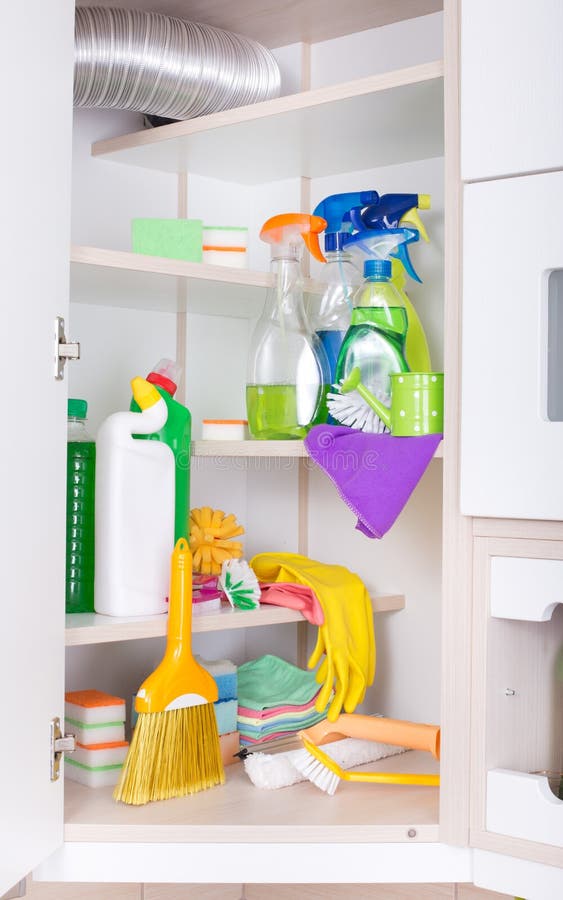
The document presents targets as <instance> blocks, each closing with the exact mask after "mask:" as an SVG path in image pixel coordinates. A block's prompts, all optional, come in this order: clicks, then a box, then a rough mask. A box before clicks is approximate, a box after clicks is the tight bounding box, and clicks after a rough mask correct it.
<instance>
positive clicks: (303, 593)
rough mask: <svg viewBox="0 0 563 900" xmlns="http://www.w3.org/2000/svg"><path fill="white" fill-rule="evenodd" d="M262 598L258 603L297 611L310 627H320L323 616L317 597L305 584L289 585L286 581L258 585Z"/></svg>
mask: <svg viewBox="0 0 563 900" xmlns="http://www.w3.org/2000/svg"><path fill="white" fill-rule="evenodd" d="M260 587H261V589H262V596H261V597H260V603H271V604H273V605H274V606H285V607H287V608H288V609H296V610H298V611H299V612H300V613H301V614H302V615H303V617H304V618H305V619H307V621H308V622H310V623H311V625H322V624H323V623H324V614H323V609H322V606H321V604H320V603H319V601H318V599H317V595H316V594H315V592H314V591H313V590H312V588H310V587H307V585H305V584H290V583H289V582H287V581H276V582H274V583H273V584H263V583H262V582H261V583H260Z"/></svg>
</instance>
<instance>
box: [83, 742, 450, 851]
mask: <svg viewBox="0 0 563 900" xmlns="http://www.w3.org/2000/svg"><path fill="white" fill-rule="evenodd" d="M429 767H430V768H431V769H432V771H438V763H437V762H436V761H435V760H432V759H431V757H430V755H429V754H428V753H424V752H422V751H417V750H412V751H408V752H407V753H401V754H399V755H398V756H391V757H389V758H387V759H382V760H379V761H378V762H377V763H369V764H368V767H367V768H371V770H372V771H373V770H376V769H377V770H380V771H383V772H403V771H409V772H426V771H428V770H429ZM226 774H227V783H226V784H225V785H224V786H222V787H219V788H217V789H213V790H209V791H203V792H201V793H199V794H194V795H192V796H191V797H186V798H183V799H180V800H169V801H167V802H166V803H150V804H148V805H147V806H144V807H135V808H130V807H126V806H124V805H122V804H117V803H115V802H114V800H113V799H112V795H111V788H107V789H106V788H100V789H98V790H90V789H89V788H86V787H84V786H83V785H80V784H78V783H76V782H69V781H67V782H66V784H65V841H124V842H147V843H155V842H156V843H160V842H163V841H164V842H170V843H174V842H178V843H182V842H183V843H206V842H216V843H236V842H241V843H243V842H244V843H248V842H256V843H270V842H272V841H279V842H289V843H293V842H297V843H299V842H306V841H309V842H315V843H316V842H325V841H326V842H330V843H334V842H355V841H361V842H362V843H365V842H369V841H374V842H380V841H389V842H393V843H399V842H411V843H412V842H432V841H437V840H438V799H439V788H437V787H420V786H416V787H413V786H408V787H407V786H404V785H369V786H366V785H365V784H342V785H341V786H340V787H339V789H338V791H337V792H336V794H335V795H334V797H330V798H329V797H327V796H326V795H325V794H324V793H323V792H322V791H320V790H319V789H318V788H316V787H314V785H312V784H310V783H308V782H302V783H300V784H296V785H293V786H292V787H287V788H283V789H282V790H278V791H267V792H265V791H261V790H259V789H258V788H255V787H254V786H253V785H252V784H251V783H250V781H249V779H248V777H247V775H246V774H245V772H244V770H243V767H242V765H241V764H236V765H233V766H229V767H228V768H227V770H226ZM413 832H414V834H413Z"/></svg>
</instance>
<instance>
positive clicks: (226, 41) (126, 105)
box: [74, 6, 280, 119]
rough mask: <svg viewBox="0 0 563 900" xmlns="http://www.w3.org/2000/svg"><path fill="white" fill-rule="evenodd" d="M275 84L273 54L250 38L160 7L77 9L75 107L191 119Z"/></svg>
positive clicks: (258, 95)
mask: <svg viewBox="0 0 563 900" xmlns="http://www.w3.org/2000/svg"><path fill="white" fill-rule="evenodd" d="M279 90H280V73H279V69H278V65H277V63H276V61H275V59H274V57H273V55H272V54H271V53H270V51H269V50H267V49H266V47H262V45H261V44H258V43H257V42H256V41H253V40H250V39H249V38H246V37H242V36H241V35H238V34H233V33H231V32H229V31H223V30H222V29H221V28H214V27H212V26H211V25H197V24H195V23H193V22H187V21H185V20H184V19H178V18H175V17H173V16H164V15H161V14H160V13H147V12H141V11H139V10H130V9H112V8H105V7H95V6H94V7H85V6H80V7H78V8H77V10H76V20H75V63H74V105H75V106H81V107H99V108H104V109H129V110H134V111H136V112H142V113H148V114H152V115H157V116H163V117H166V118H171V119H191V118H193V117H194V116H203V115H206V114H207V113H212V112H217V111H218V110H221V109H231V108H232V107H235V106H244V105H245V104H247V103H257V102H258V101H260V100H267V99H269V98H270V97H277V96H278V94H279Z"/></svg>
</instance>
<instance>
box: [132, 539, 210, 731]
mask: <svg viewBox="0 0 563 900" xmlns="http://www.w3.org/2000/svg"><path fill="white" fill-rule="evenodd" d="M218 696H219V692H218V689H217V683H216V682H215V679H214V678H213V676H212V675H210V674H209V672H207V671H206V670H205V669H204V668H202V666H200V665H199V663H197V662H196V661H195V659H194V658H193V654H192V554H191V552H190V548H189V545H188V542H187V541H186V540H185V539H184V538H180V540H179V541H177V543H176V546H175V547H174V552H173V553H172V563H171V567H170V603H169V610H168V632H167V639H166V652H165V654H164V658H163V659H162V662H161V663H160V664H159V665H158V666H157V668H156V669H155V670H154V672H152V674H151V675H149V677H148V678H147V679H145V681H144V682H143V684H142V686H141V688H140V690H139V691H138V693H137V699H136V701H135V709H136V710H137V712H138V713H154V712H164V711H165V710H170V709H183V708H184V707H186V706H198V705H200V704H203V703H215V701H216V700H217V699H218Z"/></svg>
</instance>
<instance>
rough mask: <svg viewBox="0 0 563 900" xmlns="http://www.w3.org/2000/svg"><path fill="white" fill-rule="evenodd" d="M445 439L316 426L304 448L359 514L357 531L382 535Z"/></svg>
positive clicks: (434, 435)
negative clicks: (398, 435) (396, 435)
mask: <svg viewBox="0 0 563 900" xmlns="http://www.w3.org/2000/svg"><path fill="white" fill-rule="evenodd" d="M441 440H442V435H441V434H425V435H421V436H420V437H393V435H391V434H368V433H367V432H365V431H356V430H355V429H353V428H348V427H347V426H346V425H316V426H315V427H314V428H312V429H311V431H310V432H309V434H308V435H307V437H306V438H305V447H306V448H307V452H308V453H309V456H310V457H311V458H312V459H313V460H314V461H315V462H316V464H317V465H318V466H320V467H321V469H324V471H325V472H326V474H327V475H328V477H329V478H330V479H332V481H333V482H334V484H335V485H336V489H337V490H338V493H339V494H340V496H341V497H342V499H343V500H344V502H345V503H346V504H347V505H348V506H349V507H350V509H351V510H352V511H353V512H354V513H355V514H356V515H357V517H358V524H357V525H356V528H357V529H358V531H361V532H362V533H363V534H365V535H367V537H369V538H381V537H383V535H384V534H385V533H386V532H387V531H389V529H390V528H391V525H392V524H393V522H394V521H395V519H396V518H397V516H398V515H399V513H400V512H401V510H402V509H403V507H404V506H405V504H406V502H407V500H408V499H409V497H410V495H411V494H412V492H413V491H414V489H415V487H416V486H417V484H418V482H419V481H420V479H421V478H422V475H423V474H424V471H425V470H426V467H427V465H428V463H429V462H430V460H431V459H432V457H433V456H434V453H435V451H436V448H437V446H438V444H439V443H440V441H441Z"/></svg>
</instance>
